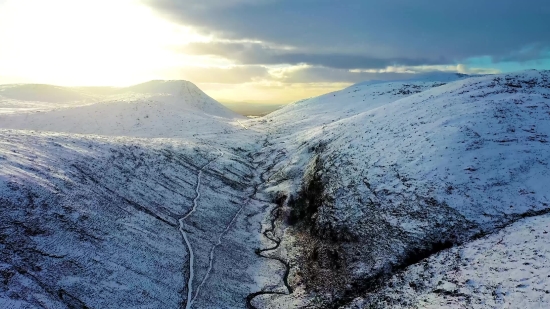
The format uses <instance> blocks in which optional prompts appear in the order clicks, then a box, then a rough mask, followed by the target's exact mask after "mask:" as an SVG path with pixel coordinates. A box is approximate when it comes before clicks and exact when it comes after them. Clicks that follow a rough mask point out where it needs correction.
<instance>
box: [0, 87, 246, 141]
mask: <svg viewBox="0 0 550 309" xmlns="http://www.w3.org/2000/svg"><path fill="white" fill-rule="evenodd" d="M21 87H23V88H25V87H24V86H18V87H15V88H17V89H19V88H21ZM44 87H45V86H44ZM13 89H14V88H9V89H5V90H4V92H5V91H9V90H13ZM52 89H53V90H52ZM23 90H24V89H23ZM92 90H94V89H92V88H88V89H79V90H78V91H79V92H78V91H77V90H75V89H71V88H60V87H54V86H50V88H48V91H46V93H43V95H42V96H41V95H40V93H35V94H33V98H35V99H37V100H38V99H40V100H43V102H50V101H51V100H54V99H55V98H58V97H60V96H63V94H64V93H66V92H71V93H76V94H80V95H82V97H87V96H88V94H86V93H89V92H92ZM96 92H98V91H97V90H96ZM102 92H105V91H102ZM0 93H1V92H0ZM24 94H25V92H24V91H22V92H21V93H19V94H18V96H16V95H13V94H12V95H11V99H12V101H10V102H11V103H10V105H9V106H11V108H10V109H9V110H10V113H6V112H4V113H3V114H0V122H1V123H2V125H1V126H2V128H10V129H20V130H37V131H53V132H66V133H79V134H98V135H110V136H135V137H183V136H191V135H193V134H207V133H218V132H222V131H224V130H231V129H232V128H233V127H234V125H232V124H230V122H232V121H234V120H236V119H243V117H242V116H240V115H237V114H235V113H233V112H232V111H230V110H228V109H227V108H226V107H224V106H223V105H221V104H220V103H218V102H216V101H215V100H214V99H212V98H210V97H209V96H207V95H206V94H205V93H204V92H202V91H201V90H200V89H198V88H197V87H196V86H195V85H193V84H192V83H190V82H186V81H152V82H148V83H144V84H140V85H136V86H132V87H128V88H121V89H116V88H115V89H111V90H110V91H109V94H101V95H100V96H98V98H96V99H95V100H96V101H94V102H93V104H91V103H88V104H84V105H83V104H81V103H78V102H76V101H72V102H73V105H76V106H71V105H67V104H64V105H61V106H55V107H53V108H52V107H51V105H50V109H49V110H48V109H47V110H43V111H41V110H39V111H28V110H25V109H24V110H20V111H18V110H17V109H16V108H13V106H17V104H21V105H22V106H25V104H28V102H27V101H25V100H26V99H28V97H27V96H25V95H24ZM14 98H15V99H19V101H16V102H14V101H13V100H14ZM62 103H67V102H62ZM35 104H36V103H35ZM6 105H7V103H6ZM39 106H40V105H39ZM6 109H7V108H6Z"/></svg>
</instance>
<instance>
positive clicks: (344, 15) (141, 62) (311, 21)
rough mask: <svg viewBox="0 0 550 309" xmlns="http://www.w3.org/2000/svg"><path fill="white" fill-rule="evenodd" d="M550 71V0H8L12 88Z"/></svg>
mask: <svg viewBox="0 0 550 309" xmlns="http://www.w3.org/2000/svg"><path fill="white" fill-rule="evenodd" d="M525 69H550V2H549V1H548V0H522V1H518V0H445V1H437V0H414V1H412V0H201V1H197V0H78V1H76V0H0V84H6V83H45V84H56V85H65V86H100V85H101V86H129V85H132V84H137V83H141V82H145V81H149V80H153V79H185V80H189V81H191V82H193V83H195V84H197V85H198V86H199V87H200V88H201V89H203V90H204V91H205V92H206V93H208V94H210V95H211V96H212V97H214V98H215V99H217V100H219V101H225V102H252V103H277V104H279V103H288V102H292V101H295V100H299V99H303V98H307V97H312V96H316V95H320V94H323V93H327V92H330V91H334V90H338V89H341V88H344V87H346V86H349V85H351V84H353V83H356V82H360V81H365V80H371V79H384V80H388V79H404V78H410V77H411V76H414V74H420V73H428V72H432V71H446V72H459V73H467V74H491V73H498V72H511V71H518V70H525Z"/></svg>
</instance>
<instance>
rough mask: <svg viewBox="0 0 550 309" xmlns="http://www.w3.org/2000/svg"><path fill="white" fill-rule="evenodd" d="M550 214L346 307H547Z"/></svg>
mask: <svg viewBox="0 0 550 309" xmlns="http://www.w3.org/2000/svg"><path fill="white" fill-rule="evenodd" d="M549 227H550V216H549V215H543V216H539V217H533V218H528V219H524V220H521V221H519V222H517V223H514V224H513V225H511V226H509V227H506V228H504V229H503V230H501V231H499V232H497V233H495V234H492V235H490V236H487V237H484V238H481V239H478V240H475V241H473V242H471V243H468V244H465V245H463V246H458V247H455V248H452V249H450V250H446V251H443V252H441V253H439V254H437V255H435V256H433V257H430V258H428V259H426V260H424V261H422V262H421V263H418V264H415V265H413V266H411V267H409V268H407V269H406V270H404V271H403V272H400V273H398V274H396V275H395V276H394V277H392V278H391V279H389V280H388V281H387V282H386V283H385V284H384V286H383V287H382V288H381V289H380V291H378V292H377V293H376V294H372V295H371V296H370V297H368V296H367V297H366V299H365V298H357V299H355V300H354V301H353V302H352V303H351V304H350V305H349V306H346V308H350V309H351V308H548V307H549V306H550V282H549V281H550V280H549V279H548V278H549V277H550V260H549V259H550V237H549V236H548V231H549V230H550V228H549Z"/></svg>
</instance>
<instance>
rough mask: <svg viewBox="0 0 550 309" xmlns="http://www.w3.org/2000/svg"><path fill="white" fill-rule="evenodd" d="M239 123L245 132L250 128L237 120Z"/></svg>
mask: <svg viewBox="0 0 550 309" xmlns="http://www.w3.org/2000/svg"><path fill="white" fill-rule="evenodd" d="M237 121H238V122H239V124H240V125H241V127H243V128H244V129H245V130H248V127H247V126H245V125H244V124H243V123H242V122H241V121H240V120H238V119H237Z"/></svg>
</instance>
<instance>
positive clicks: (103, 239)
mask: <svg viewBox="0 0 550 309" xmlns="http://www.w3.org/2000/svg"><path fill="white" fill-rule="evenodd" d="M549 75H550V73H549V72H545V71H543V72H538V71H525V72H519V73H513V74H501V75H494V76H476V77H468V76H463V75H456V74H450V75H449V74H439V75H430V76H420V77H419V78H416V79H411V80H406V81H389V82H388V81H371V82H366V83H360V84H356V85H353V86H351V87H349V88H346V89H343V90H341V91H338V92H334V93H330V94H326V95H323V96H320V97H317V98H312V99H308V100H302V101H299V102H296V103H293V104H291V105H289V106H287V107H285V108H283V109H281V110H279V111H276V112H274V113H272V114H270V115H268V116H266V117H261V118H254V119H247V118H245V117H242V116H239V115H236V114H234V113H233V112H231V111H229V110H227V109H226V108H224V107H223V106H221V105H220V104H219V103H218V102H216V101H214V100H213V99H211V98H210V97H208V96H207V95H206V94H204V93H203V92H202V91H200V90H199V89H198V88H197V87H196V86H194V85H193V84H191V83H189V82H185V81H152V82H149V83H145V84H141V85H136V86H132V87H126V88H85V87H73V88H64V87H57V86H48V85H5V86H0V205H2V207H0V222H1V223H0V224H1V228H0V259H1V260H2V263H0V307H9V306H11V307H14V308H18V307H21V308H36V307H40V306H45V307H52V308H69V307H78V306H81V307H82V306H83V305H86V306H88V307H90V308H152V307H163V308H176V307H184V306H185V307H187V308H190V307H191V305H193V308H225V307H227V308H239V307H240V308H243V307H245V305H246V304H245V301H244V299H245V298H246V296H247V295H249V294H251V293H254V292H258V291H260V290H264V291H281V293H286V291H287V289H286V288H285V286H284V284H283V280H282V276H283V274H284V272H285V269H284V268H283V267H282V265H281V263H280V262H278V261H276V260H269V259H266V258H259V257H258V256H256V254H255V253H254V250H255V249H257V248H269V247H271V246H273V242H272V241H269V240H267V239H266V238H265V237H264V236H262V235H261V234H260V232H261V231H263V230H265V229H266V227H267V226H268V224H269V222H270V220H269V218H267V217H266V216H267V215H268V213H269V212H270V211H271V209H273V207H274V205H273V204H272V203H270V202H267V201H271V200H272V199H273V198H275V197H276V196H277V194H280V193H283V194H285V195H287V196H290V197H294V198H296V197H298V196H299V194H300V192H301V191H303V190H306V189H307V184H308V181H310V180H311V179H313V178H314V176H317V177H320V178H321V179H322V181H323V192H322V197H323V198H324V200H323V203H322V204H321V205H320V206H319V205H318V206H319V208H318V209H316V210H315V214H314V215H313V216H312V217H311V218H312V221H314V229H310V230H308V231H304V230H299V228H298V227H296V226H289V224H288V220H286V219H288V216H289V212H290V211H291V209H290V208H289V207H290V206H289V205H286V206H285V207H284V208H283V209H282V211H281V218H280V220H278V221H277V222H276V228H277V231H276V232H275V234H276V235H277V237H279V236H280V237H281V239H282V242H281V245H280V247H279V248H277V249H276V250H272V251H270V252H269V255H270V256H273V257H278V258H280V259H284V260H285V261H288V263H289V264H290V265H291V266H292V268H291V271H290V276H289V278H288V279H289V280H288V282H290V283H291V284H292V287H293V290H294V293H293V294H291V295H275V296H274V295H271V296H265V295H264V296H261V297H258V298H256V299H255V301H254V304H256V305H258V306H263V307H265V308H271V307H276V306H279V307H301V306H307V305H312V304H315V303H317V304H319V301H324V300H327V299H328V301H333V300H335V299H337V298H338V297H339V295H341V294H338V293H341V292H342V291H345V290H346V289H349V287H350V286H353V283H354V282H356V281H357V280H361V279H363V278H368V277H370V276H374V275H376V274H377V273H380V272H383V271H386V270H387V269H391V268H392V267H397V266H399V265H401V264H400V263H402V262H403V261H404V260H405V258H406V256H407V255H408V254H410V252H413V251H414V250H417V249H426V248H429V247H430V246H431V245H432V244H434V243H437V242H439V241H453V242H461V243H463V245H462V246H459V247H455V248H452V249H449V250H447V251H443V252H440V253H439V254H436V255H434V256H432V257H430V258H428V259H426V260H424V261H422V262H421V263H420V264H415V265H411V266H410V267H408V268H407V269H406V270H405V271H403V272H402V273H401V274H395V275H394V277H392V278H390V279H389V280H390V281H388V282H392V283H393V287H391V286H390V285H387V286H384V287H383V289H381V290H380V291H377V292H376V293H374V294H370V295H364V294H363V295H361V294H360V293H359V294H357V295H355V294H354V298H356V299H355V300H354V301H353V303H351V304H349V306H350V308H356V307H359V308H363V307H367V308H368V306H370V304H381V305H383V306H395V307H399V306H401V307H408V306H409V305H410V306H417V307H430V306H431V307H432V308H436V307H453V306H456V307H459V306H467V307H479V308H482V307H491V306H492V307H499V308H500V307H509V308H517V307H529V308H531V307H537V306H539V305H540V307H541V308H542V307H544V305H547V304H548V299H549V298H548V297H547V296H546V293H547V290H548V288H547V287H548V284H549V283H550V280H548V276H547V275H549V274H550V272H549V271H547V270H545V269H546V266H545V265H546V264H548V263H547V254H548V252H547V251H548V250H549V249H550V248H549V246H548V241H547V240H548V237H547V234H546V232H550V231H548V229H546V228H545V226H547V225H548V223H549V222H548V220H550V219H548V218H549V217H548V215H543V214H544V213H545V211H546V210H547V209H549V205H550V200H549V198H550V196H549V195H548V194H549V191H548V185H547V184H548V183H550V174H549V171H550V170H549V169H548V164H549V162H550V144H549V136H550V81H549V80H550V76H549ZM220 152H221V153H223V154H224V155H223V156H219V154H220ZM213 158H215V159H214V160H213ZM529 216H534V217H533V218H527V219H522V218H524V217H529ZM520 219H522V220H521V221H518V220H520ZM516 221H518V222H516ZM514 222H516V223H514ZM509 224H511V225H510V226H508V227H507V228H505V229H503V230H501V228H502V227H503V226H506V225H509ZM481 232H482V233H487V234H489V236H487V237H484V238H480V239H474V236H476V235H479V233H481ZM492 233H494V234H492ZM305 234H307V235H306V236H304V235H305ZM182 238H183V240H182ZM304 241H307V242H306V243H304ZM327 248H328V249H330V250H333V251H330V252H335V251H334V250H336V251H337V253H338V254H337V255H336V256H337V257H336V258H335V261H333V264H334V265H333V264H330V263H329V264H326V263H325V262H324V260H323V259H324V257H326V254H327V252H328V251H326V250H328V249H327ZM313 249H318V250H317V251H316V252H318V256H319V258H318V259H317V260H312V259H311V258H309V256H310V255H308V254H309V253H308V252H310V251H308V250H313ZM323 250H325V251H323ZM333 260H334V258H333ZM323 263H324V264H323ZM331 263H332V262H331ZM526 263H528V264H526ZM327 265H328V266H327ZM335 265H336V266H335ZM308 269H313V270H315V271H317V273H315V274H316V275H318V276H317V280H318V281H316V282H315V284H319V287H318V288H319V291H320V292H319V293H317V294H316V293H315V292H311V290H310V289H308V288H307V287H306V286H305V285H304V282H306V281H307V280H308V278H309V277H307V271H308ZM547 273H548V274H547ZM432 275H433V277H432ZM198 278H200V279H198ZM420 278H421V279H420ZM508 278H510V279H508ZM419 281H422V284H417V283H418V282H419ZM3 282H8V283H7V284H4V283H3ZM411 282H415V283H413V284H412V285H410V284H409V283H411ZM199 292H200V293H199ZM356 293H358V292H356ZM378 296H380V297H378ZM385 296H387V297H388V298H387V299H385V298H384V297H385ZM323 298H326V299H324V300H323ZM319 299H321V300H319ZM350 301H351V299H350ZM184 304H185V305H184ZM321 304H323V303H322V302H321ZM354 306H355V307H354ZM321 307H322V306H321Z"/></svg>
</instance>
